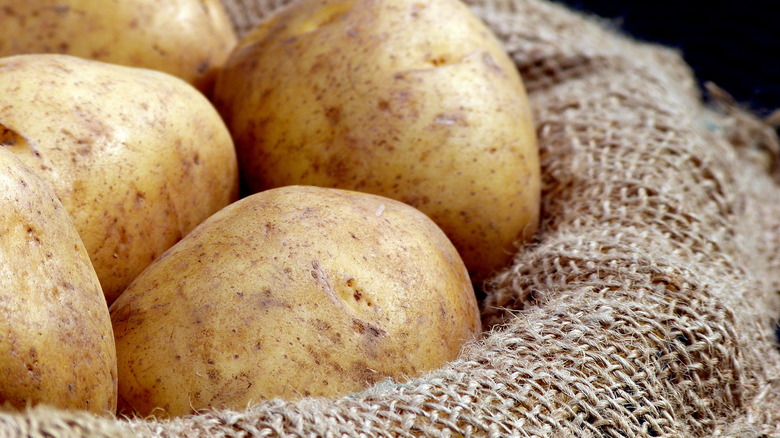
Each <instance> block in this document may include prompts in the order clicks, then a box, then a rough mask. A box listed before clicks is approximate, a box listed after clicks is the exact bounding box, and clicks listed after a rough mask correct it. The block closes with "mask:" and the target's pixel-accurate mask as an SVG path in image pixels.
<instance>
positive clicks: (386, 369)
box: [110, 186, 481, 416]
mask: <svg viewBox="0 0 780 438" xmlns="http://www.w3.org/2000/svg"><path fill="white" fill-rule="evenodd" d="M110 310H111V318H112V322H113V324H114V331H115V335H116V342H117V356H118V363H119V366H118V368H119V394H120V395H119V399H120V401H119V406H120V409H122V408H123V407H124V408H126V409H128V410H130V409H134V410H135V411H136V412H137V413H139V414H141V415H147V414H155V415H160V416H166V415H171V416H178V415H185V414H189V413H191V412H193V411H194V410H198V409H204V408H207V407H216V408H223V407H225V408H232V409H244V408H246V407H247V405H248V404H250V403H251V402H257V401H261V400H263V399H269V398H272V397H282V398H286V399H295V398H299V397H304V396H325V397H337V396H342V395H346V394H350V393H354V392H356V391H360V390H362V389H364V388H365V387H367V386H368V385H371V384H373V383H375V382H377V381H379V380H380V379H384V378H385V377H387V376H390V377H393V378H396V379H399V380H403V379H405V378H406V377H409V376H417V375H419V374H421V373H422V372H423V371H425V370H430V369H432V368H437V367H440V366H441V365H442V364H443V363H444V362H446V361H449V360H452V359H455V358H456V357H457V355H458V353H459V352H460V349H461V345H462V344H463V343H464V342H466V341H468V340H470V339H472V338H474V337H475V336H477V334H478V333H479V332H480V330H481V326H480V319H479V313H478V309H477V304H476V299H475V297H474V291H473V289H472V286H471V282H470V281H469V278H468V274H467V272H466V269H465V267H464V265H463V263H462V261H461V259H460V258H459V256H458V254H457V252H456V251H455V248H454V247H453V246H452V244H451V243H450V242H449V240H448V239H447V238H446V236H445V235H444V234H443V233H442V232H441V230H440V229H438V227H437V226H436V225H435V224H434V223H433V222H432V221H431V220H430V219H429V218H427V217H426V216H425V215H423V214H422V213H420V212H419V211H417V210H415V209H414V208H412V207H410V206H408V205H405V204H402V203H400V202H397V201H393V200H390V199H387V198H381V197H378V196H374V195H369V194H365V193H358V192H348V191H342V190H336V189H326V188H317V187H302V186H290V187H284V188H279V189H273V190H269V191H265V192H262V193H258V194H255V195H252V196H249V197H247V198H244V199H242V200H241V201H238V202H236V203H234V204H232V205H230V206H228V207H226V208H225V209H223V210H222V211H220V212H219V213H217V214H215V215H214V216H212V217H211V218H209V219H208V220H207V221H206V222H204V223H203V224H202V225H201V226H200V227H198V228H196V229H195V230H194V231H192V233H190V234H189V235H188V236H187V237H185V238H184V239H183V240H182V241H181V242H179V243H178V244H177V245H175V246H174V247H173V248H171V249H170V250H169V251H168V252H166V253H165V254H164V255H163V256H162V257H160V258H159V259H157V260H156V261H155V262H154V263H153V264H152V265H151V266H149V268H147V269H146V270H145V271H144V272H143V273H142V274H141V275H140V276H139V277H138V278H137V279H136V280H135V281H134V282H133V284H132V285H131V286H130V287H129V288H128V289H127V291H125V293H124V294H122V296H121V297H119V299H118V300H117V301H116V302H115V303H114V304H113V306H111V309H110ZM156 407H159V408H162V411H160V410H154V408H156Z"/></svg>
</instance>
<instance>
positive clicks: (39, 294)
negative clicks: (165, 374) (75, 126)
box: [0, 129, 117, 414]
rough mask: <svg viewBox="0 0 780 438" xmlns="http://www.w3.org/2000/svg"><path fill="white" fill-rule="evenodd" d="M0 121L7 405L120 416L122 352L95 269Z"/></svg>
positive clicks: (1, 384)
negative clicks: (7, 145) (17, 154)
mask: <svg viewBox="0 0 780 438" xmlns="http://www.w3.org/2000/svg"><path fill="white" fill-rule="evenodd" d="M4 134H5V132H4V131H3V130H2V129H0V205H1V206H2V208H1V209H0V406H3V405H10V406H12V407H14V408H17V409H22V408H24V407H25V406H27V405H28V404H30V405H35V404H39V403H43V404H48V405H52V406H56V407H59V408H70V409H86V410H90V411H92V412H95V413H104V414H106V413H108V414H113V413H114V411H115V410H116V400H117V377H116V350H115V348H114V337H113V334H112V330H111V319H110V317H109V314H108V306H106V302H105V300H104V299H103V292H102V291H101V290H100V283H99V282H98V278H97V275H96V274H95V270H94V269H93V268H92V265H91V264H90V261H89V256H88V255H87V251H86V249H85V248H84V244H83V243H82V242H81V239H80V238H79V235H78V233H77V232H76V229H75V228H74V227H73V224H72V223H71V221H70V219H69V218H68V214H67V213H66V211H65V209H64V208H63V206H62V204H61V203H60V202H59V200H57V197H56V196H55V195H54V192H53V191H52V190H51V188H49V187H48V186H47V185H46V184H45V183H44V182H43V180H41V179H40V178H39V177H38V176H37V175H35V174H34V173H33V172H32V170H30V169H29V168H28V167H27V166H25V165H24V164H22V162H21V161H19V159H18V158H16V157H15V156H14V154H12V153H10V152H8V151H7V150H5V147H4V146H5V140H4V139H5V137H4Z"/></svg>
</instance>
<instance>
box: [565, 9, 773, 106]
mask: <svg viewBox="0 0 780 438" xmlns="http://www.w3.org/2000/svg"><path fill="white" fill-rule="evenodd" d="M556 1H557V2H558V3H562V4H564V5H567V6H569V7H570V8H573V9H578V10H581V11H585V12H588V13H592V14H596V15H599V16H601V17H604V18H607V19H611V20H612V21H614V22H615V23H616V24H617V25H618V27H619V28H620V29H622V30H623V31H625V32H626V33H628V34H630V35H633V36H634V37H637V38H639V39H643V40H647V41H653V42H657V43H661V44H664V45H667V46H672V47H676V48H678V49H680V50H681V51H682V54H683V57H684V58H685V60H686V61H687V62H688V64H690V65H691V67H692V68H693V69H694V72H695V73H696V76H697V78H698V79H699V80H700V81H701V82H704V81H712V82H714V83H715V84H716V85H718V86H719V87H720V88H722V89H724V90H726V91H727V92H729V93H730V94H731V95H732V96H733V97H734V98H735V99H736V100H737V101H738V102H739V103H741V104H743V105H744V106H746V107H748V108H750V109H751V110H753V111H754V112H756V113H758V114H759V115H761V116H766V115H768V114H769V113H771V112H772V110H775V109H780V2H778V1H777V0H742V1H733V0H732V1H717V0H713V1H707V2H705V1H699V0H693V1H692V0H677V1H669V0H654V1H647V0H622V1H621V0H612V1H609V0H556Z"/></svg>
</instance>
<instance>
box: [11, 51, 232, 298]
mask: <svg viewBox="0 0 780 438" xmlns="http://www.w3.org/2000/svg"><path fill="white" fill-rule="evenodd" d="M0 126H4V127H5V128H7V129H8V130H9V132H13V133H14V134H13V135H14V137H13V142H12V143H9V144H7V145H6V146H5V147H6V148H7V149H8V150H11V151H12V152H14V153H15V154H16V155H17V156H18V157H19V158H20V159H21V160H22V161H23V162H24V163H25V164H27V165H28V166H30V168H32V169H33V170H34V171H35V172H37V173H38V174H39V175H41V176H42V177H43V178H44V180H46V181H47V182H48V183H49V184H50V185H51V186H52V187H53V188H54V191H55V193H56V194H57V196H58V197H59V198H60V200H61V201H62V203H63V204H64V205H65V208H66V209H67V210H68V213H69V214H70V216H71V218H72V220H73V223H74V225H75V226H76V229H77V230H78V231H79V234H80V235H81V238H82V240H83V241H84V245H85V246H86V248H87V251H88V252H89V254H90V258H91V260H92V263H93V265H94V267H95V270H96V271H97V274H98V277H99V278H100V282H101V285H102V287H103V290H104V293H105V296H106V299H107V301H108V302H109V304H110V303H111V302H112V301H113V300H114V299H116V297H117V296H118V295H119V294H120V293H121V292H122V290H124V288H125V287H126V286H127V285H128V284H129V283H130V282H131V281H132V279H133V278H135V276H136V275H138V274H139V273H140V272H141V271H142V270H143V269H144V268H145V267H146V266H147V265H148V264H149V263H150V262H151V261H152V260H154V259H155V258H156V257H157V256H159V255H160V254H162V253H163V252H164V251H165V250H166V249H168V248H169V247H170V246H171V245H173V244H174V243H176V242H177V241H178V240H179V239H181V237H182V236H184V235H185V234H186V233H187V232H189V231H190V230H192V229H193V228H194V227H195V226H196V225H198V224H199V223H200V222H201V221H203V220H204V219H206V218H207V217H209V216H210V215H211V214H213V213H214V212H216V211H218V210H219V209H221V208H222V207H224V206H226V205H228V204H229V203H230V202H232V201H234V200H235V199H236V198H237V196H238V165H237V163H236V156H235V149H234V147H233V142H232V139H231V137H230V133H229V132H228V131H227V129H226V127H225V125H224V123H223V122H222V120H221V119H220V117H219V114H218V113H217V112H216V110H215V109H214V108H213V106H212V105H211V104H210V102H209V101H208V100H207V99H206V98H205V97H204V96H203V95H202V94H201V93H199V92H198V91H197V90H195V89H194V88H193V87H192V86H190V85H189V84H187V83H185V82H183V81H182V80H180V79H177V78H175V77H173V76H171V75H168V74H165V73H161V72H156V71H152V70H145V69H138V68H131V67H124V66H119V65H111V64H106V63H101V62H97V61H90V60H85V59H80V58H76V57H72V56H67V55H53V54H48V55H47V54H41V55H19V56H12V57H7V58H0ZM9 139H10V137H9ZM9 141H11V140H9Z"/></svg>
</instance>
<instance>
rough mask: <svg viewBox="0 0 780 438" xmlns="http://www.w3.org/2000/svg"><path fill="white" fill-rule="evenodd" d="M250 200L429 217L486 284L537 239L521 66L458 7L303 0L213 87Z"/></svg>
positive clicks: (254, 39) (535, 177) (244, 50)
mask: <svg viewBox="0 0 780 438" xmlns="http://www.w3.org/2000/svg"><path fill="white" fill-rule="evenodd" d="M214 102H215V105H216V106H217V108H218V109H219V111H220V112H221V114H222V115H223V117H224V118H225V120H226V122H227V124H228V127H229V128H230V130H231V132H232V134H233V137H234V140H235V142H236V148H237V151H238V155H239V160H240V162H241V174H242V178H243V180H244V182H245V183H246V185H247V186H248V187H249V191H259V190H263V189H267V188H270V187H278V186H283V185H289V184H304V185H317V186H326V187H338V188H343V189H350V190H358V191H364V192H368V193H374V194H379V195H383V196H387V197H390V198H393V199H397V200H400V201H402V202H405V203H408V204H410V205H413V206H414V207H416V208H418V209H420V210H421V211H423V212H425V213H426V214H428V215H429V216H430V217H431V218H432V219H433V220H434V221H435V222H436V223H437V224H438V225H439V226H440V227H441V228H442V229H443V230H444V231H445V233H447V235H448V236H449V237H450V239H451V240H452V242H453V243H454V244H455V246H456V247H457V248H458V250H459V251H460V254H461V256H462V257H463V260H464V261H465V262H466V266H467V267H468V269H469V272H470V274H471V277H472V279H473V280H475V281H481V280H482V279H484V278H486V277H487V276H488V275H490V273H492V272H493V271H494V270H496V269H499V268H500V267H502V266H503V265H505V264H506V262H507V261H508V260H509V258H510V257H511V254H513V253H514V252H515V251H516V247H515V243H516V241H518V240H520V241H523V240H528V239H529V238H530V237H531V236H533V234H534V232H535V230H536V228H537V225H538V220H539V204H540V167H539V159H538V151H537V144H536V134H535V127H534V125H533V121H532V118H531V111H530V107H529V104H528V101H527V96H526V93H525V89H524V87H523V84H522V81H521V78H520V76H519V74H518V72H517V69H516V67H515V66H514V64H513V63H512V61H511V60H510V59H509V57H508V56H507V54H506V53H505V52H504V50H503V48H502V47H501V46H500V44H499V42H498V41H497V40H496V39H495V37H494V36H493V35H492V33H491V32H490V31H489V29H488V28H487V27H486V26H485V25H484V24H483V23H482V22H481V21H480V20H479V19H478V18H477V17H476V16H475V15H474V14H473V13H471V11H470V10H469V9H468V8H467V7H466V6H465V5H463V4H462V3H460V2H459V1H457V0H432V1H426V2H420V1H416V0H392V1H391V0H302V1H298V2H294V3H291V4H290V6H289V7H288V8H286V9H284V10H282V11H280V12H279V13H278V14H276V15H273V16H272V17H270V18H269V20H268V21H266V22H265V23H263V24H261V25H260V26H259V27H258V28H257V29H255V31H253V32H251V33H250V34H249V35H247V36H246V37H245V38H244V39H243V40H242V41H241V42H239V45H238V46H237V49H236V50H235V51H234V52H233V53H232V54H231V56H230V58H229V59H228V61H227V62H226V63H225V66H224V69H223V70H222V71H221V72H220V74H219V76H218V78H217V85H216V88H215V94H214Z"/></svg>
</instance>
